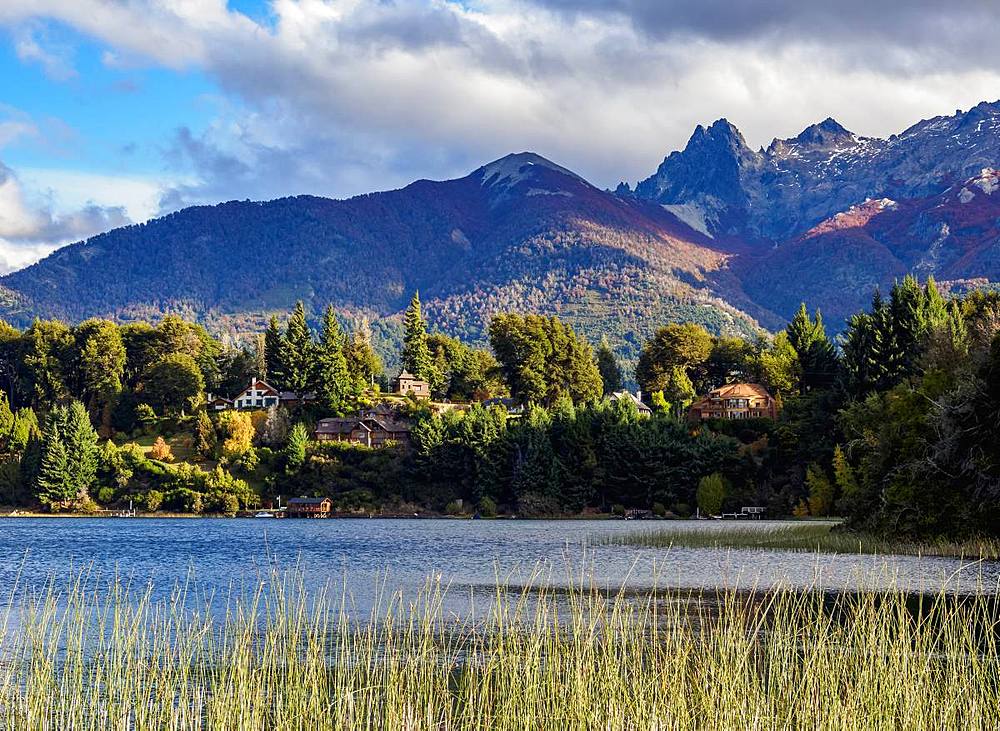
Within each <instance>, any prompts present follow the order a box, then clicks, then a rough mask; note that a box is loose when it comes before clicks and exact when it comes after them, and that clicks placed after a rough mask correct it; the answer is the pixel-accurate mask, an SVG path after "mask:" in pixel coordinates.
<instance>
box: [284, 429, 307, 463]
mask: <svg viewBox="0 0 1000 731" xmlns="http://www.w3.org/2000/svg"><path fill="white" fill-rule="evenodd" d="M308 443H309V429H308V428H307V427H306V425H305V424H303V423H301V422H299V423H298V424H296V425H295V426H293V427H292V429H291V431H289V432H288V443H287V444H286V445H285V471H286V472H287V473H288V474H290V475H291V474H295V473H296V472H298V471H299V470H300V469H302V465H303V464H305V461H306V445H308Z"/></svg>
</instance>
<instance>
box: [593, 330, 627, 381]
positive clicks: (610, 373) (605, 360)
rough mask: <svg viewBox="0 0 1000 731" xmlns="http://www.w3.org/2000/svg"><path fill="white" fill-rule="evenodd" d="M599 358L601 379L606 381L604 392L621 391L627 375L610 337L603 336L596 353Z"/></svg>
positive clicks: (598, 364) (597, 358) (598, 367)
mask: <svg viewBox="0 0 1000 731" xmlns="http://www.w3.org/2000/svg"><path fill="white" fill-rule="evenodd" d="M595 357H596V360H597V370H598V371H600V373H601V380H602V381H603V382H604V394H605V395H608V394H611V393H614V392H615V391H621V390H622V387H623V385H624V381H625V376H624V374H623V373H622V369H621V366H620V365H618V359H617V358H616V357H615V354H614V351H613V350H611V344H610V343H608V338H607V337H606V336H605V337H602V338H601V342H600V344H599V345H598V346H597V351H596V353H595Z"/></svg>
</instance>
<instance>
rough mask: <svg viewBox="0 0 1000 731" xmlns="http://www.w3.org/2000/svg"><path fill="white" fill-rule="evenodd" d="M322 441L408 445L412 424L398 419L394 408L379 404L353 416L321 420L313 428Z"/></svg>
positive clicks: (379, 445)
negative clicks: (388, 409) (392, 409)
mask: <svg viewBox="0 0 1000 731" xmlns="http://www.w3.org/2000/svg"><path fill="white" fill-rule="evenodd" d="M313 438H314V439H315V440H316V441H318V442H348V443H350V444H360V445H362V446H365V447H373V448H377V447H384V446H386V445H387V444H389V443H396V444H402V445H408V444H409V443H410V425H409V424H408V423H407V422H405V421H402V420H400V419H398V418H396V415H395V412H394V411H391V410H390V411H388V413H387V412H386V411H385V410H384V409H380V408H379V407H376V408H375V409H369V410H368V411H366V412H363V413H362V414H361V415H360V416H354V417H350V418H331V419H320V420H319V422H318V423H317V424H316V429H315V430H314V431H313Z"/></svg>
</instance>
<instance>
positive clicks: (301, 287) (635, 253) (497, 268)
mask: <svg viewBox="0 0 1000 731" xmlns="http://www.w3.org/2000/svg"><path fill="white" fill-rule="evenodd" d="M728 258H729V256H728V254H727V253H725V252H724V251H722V250H720V249H719V248H718V247H717V246H715V245H714V243H713V242H712V241H711V239H709V238H707V237H705V236H703V235H702V234H700V233H698V232H696V231H694V230H692V229H691V228H690V227H689V226H687V225H686V224H684V223H682V222H681V221H679V220H678V219H677V218H676V217H675V216H673V215H671V214H670V213H669V212H667V211H665V210H663V209H662V208H661V207H659V206H657V205H653V204H650V203H647V202H645V201H640V200H626V199H622V198H619V197H616V196H615V195H613V194H611V193H608V192H606V191H601V190H598V189H597V188H595V187H594V186H592V185H590V184H589V183H587V182H586V181H585V180H583V179H582V178H580V177H579V176H577V175H575V174H574V173H572V172H570V171H569V170H566V169H565V168H562V167H560V166H558V165H555V164H554V163H551V162H549V161H548V160H545V159H544V158H542V157H540V156H537V155H533V154H531V153H522V154H519V155H509V156H507V157H505V158H502V159H501V160H497V161H495V162H493V163H490V164H489V165H485V166H483V167H482V168H480V169H478V170H476V171H474V172H472V173H471V174H470V175H468V176H466V177H464V178H461V179H457V180H449V181H443V182H433V181H427V180H422V181H418V182H415V183H413V184H411V185H409V186H407V187H405V188H403V189H400V190H396V191H390V192H386V193H376V194H371V195H365V196H360V197H357V198H352V199H349V200H342V201H335V200H329V199H324V198H316V197H308V196H303V197H298V198H285V199H280V200H276V201H270V202H266V203H251V202H230V203H224V204H221V205H218V206H212V207H197V208H190V209H186V210H183V211H179V212H177V213H174V214H171V215H169V216H166V217H164V218H162V219H157V220H154V221H150V222H149V223H147V224H143V225H140V226H130V227H127V228H123V229H117V230H115V231H111V232H109V233H106V234H102V235H100V236H96V237H94V238H92V239H90V240H89V241H86V242H82V243H79V244H74V245H71V246H68V247H65V248H63V249H60V250H59V251H57V252H56V253H54V254H52V255H51V256H49V257H48V258H46V259H44V260H42V261H41V262H39V263H37V264H35V265H33V266H31V267H28V268H27V269H24V270H21V271H19V272H15V273H13V274H10V275H8V276H6V277H4V278H3V279H2V280H0V285H2V286H3V287H4V288H5V290H6V292H7V294H8V298H10V299H13V300H15V301H16V303H17V304H16V305H14V306H13V307H9V308H8V315H10V316H12V317H13V318H14V319H15V320H17V321H19V322H21V323H22V324H23V322H25V321H26V320H28V319H30V318H31V317H33V316H38V315H40V316H47V317H61V318H65V319H69V320H74V321H75V320H80V319H83V318H85V317H88V316H93V315H100V316H106V317H113V318H116V319H133V318H148V317H155V316H156V315H158V314H160V313H162V312H164V311H175V312H181V313H184V314H187V315H189V316H200V317H202V319H204V320H206V321H208V322H210V323H214V324H215V325H216V326H219V325H220V324H224V325H225V326H228V327H231V328H232V329H242V328H243V327H249V326H254V327H259V325H260V323H261V322H263V320H264V319H265V317H266V315H267V314H268V313H270V312H271V311H273V310H282V309H287V308H289V307H290V306H291V304H292V303H293V302H294V301H295V300H296V299H299V298H301V299H304V300H306V302H307V303H308V304H309V305H310V306H311V308H312V310H313V312H317V313H318V312H319V311H320V309H321V308H322V307H324V306H325V305H326V304H327V303H332V304H334V305H335V306H336V307H338V309H340V310H341V311H342V312H344V313H345V314H348V315H366V316H376V317H386V316H392V315H394V314H396V313H398V312H400V311H401V310H402V309H403V308H404V307H405V305H406V303H407V301H408V300H409V297H410V295H411V294H412V292H413V291H414V290H420V292H421V295H422V298H423V299H424V300H425V302H426V303H427V307H426V309H427V310H428V312H429V313H430V315H431V318H432V324H434V325H436V326H437V327H439V328H441V329H443V330H445V331H447V332H451V333H453V334H456V335H460V336H463V337H465V338H467V339H470V340H476V339H480V338H481V337H482V334H483V328H484V324H485V323H486V322H487V321H488V318H489V317H490V315H491V314H493V313H494V312H497V311H501V310H509V309H520V310H532V311H540V312H551V313H559V314H561V315H562V316H565V317H566V318H567V319H569V320H570V321H571V322H574V323H575V324H577V325H578V326H579V327H581V329H583V330H584V331H585V332H587V333H589V334H591V335H593V336H597V335H599V334H605V333H606V334H609V335H612V336H614V337H615V339H616V340H617V341H618V342H619V345H620V346H621V348H622V349H623V353H624V354H626V355H628V354H629V352H630V351H634V349H635V347H636V345H637V344H638V343H639V342H641V340H642V338H644V337H645V335H646V334H647V331H648V329H649V328H650V327H651V326H653V325H654V324H655V323H657V322H659V321H662V320H663V319H668V318H678V317H682V318H685V319H688V318H690V319H696V320H700V321H703V322H705V323H706V324H707V325H708V326H710V327H711V328H712V329H714V330H717V331H722V330H725V331H738V332H748V331H750V330H751V329H752V328H753V323H751V322H750V320H749V318H747V317H746V316H745V315H743V314H742V313H741V312H739V311H738V310H736V309H735V308H733V307H731V306H728V305H726V304H725V303H723V302H721V301H720V300H717V299H716V298H715V297H714V295H713V291H712V289H711V287H710V286H709V282H708V278H709V277H710V276H711V275H712V273H713V272H716V271H717V270H719V269H720V268H721V267H724V266H725V265H726V263H727V261H728Z"/></svg>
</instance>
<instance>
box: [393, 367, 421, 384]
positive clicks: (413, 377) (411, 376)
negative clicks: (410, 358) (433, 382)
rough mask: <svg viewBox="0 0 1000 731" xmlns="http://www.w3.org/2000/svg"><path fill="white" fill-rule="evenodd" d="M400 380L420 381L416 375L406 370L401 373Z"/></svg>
mask: <svg viewBox="0 0 1000 731" xmlns="http://www.w3.org/2000/svg"><path fill="white" fill-rule="evenodd" d="M398 378H409V379H411V380H414V381H416V380H418V379H417V377H416V376H415V375H413V374H412V373H410V372H409V371H407V370H406V369H405V368H404V369H403V370H401V371H400V372H399V376H398Z"/></svg>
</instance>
